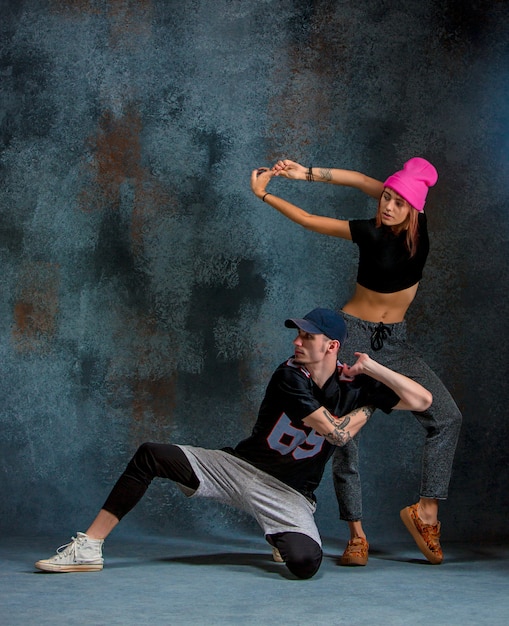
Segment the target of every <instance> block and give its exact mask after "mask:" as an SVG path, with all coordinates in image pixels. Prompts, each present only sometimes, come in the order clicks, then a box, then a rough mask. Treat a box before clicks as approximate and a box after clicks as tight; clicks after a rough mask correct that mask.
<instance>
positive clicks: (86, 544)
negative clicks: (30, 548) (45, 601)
mask: <svg viewBox="0 0 509 626" xmlns="http://www.w3.org/2000/svg"><path fill="white" fill-rule="evenodd" d="M103 543H104V541H103V540H102V539H90V538H89V537H88V536H87V535H86V534H85V533H77V536H76V537H73V538H72V541H71V542H70V543H66V544H65V545H63V546H60V548H58V550H57V553H56V554H55V556H54V557H52V558H51V559H43V560H41V561H37V563H36V564H35V567H36V568H37V569H40V570H42V571H43V572H97V571H99V570H102V568H103V562H104V559H103V558H102V545H103Z"/></svg>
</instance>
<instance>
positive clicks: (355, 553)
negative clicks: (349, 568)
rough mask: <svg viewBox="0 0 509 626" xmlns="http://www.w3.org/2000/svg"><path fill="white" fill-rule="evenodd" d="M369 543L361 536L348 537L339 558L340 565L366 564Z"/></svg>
mask: <svg viewBox="0 0 509 626" xmlns="http://www.w3.org/2000/svg"><path fill="white" fill-rule="evenodd" d="M368 550H369V543H368V542H367V541H366V539H364V538H363V537H354V539H350V541H349V542H348V545H347V546H346V548H345V551H344V552H343V556H342V557H341V559H340V560H339V564H340V565H366V563H367V562H368Z"/></svg>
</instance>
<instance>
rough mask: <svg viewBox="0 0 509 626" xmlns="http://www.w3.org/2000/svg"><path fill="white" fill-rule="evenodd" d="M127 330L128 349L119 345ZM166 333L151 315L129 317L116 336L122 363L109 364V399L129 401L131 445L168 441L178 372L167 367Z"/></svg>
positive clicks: (174, 405) (126, 346) (174, 404)
mask: <svg viewBox="0 0 509 626" xmlns="http://www.w3.org/2000/svg"><path fill="white" fill-rule="evenodd" d="M125 328H129V339H128V344H127V345H124V346H123V345H122V342H123V339H124V337H125ZM168 332H169V331H168V330H166V329H164V330H162V329H160V328H159V327H158V324H157V320H156V319H155V318H154V317H153V316H151V315H140V316H137V315H136V314H134V313H132V314H131V315H130V316H129V315H128V316H127V318H126V319H125V320H124V323H123V326H122V330H119V331H118V332H117V334H116V343H118V345H119V349H118V350H117V352H119V353H120V352H121V353H122V354H123V357H122V361H123V362H122V363H120V362H115V361H114V360H112V362H111V364H110V371H109V373H108V382H107V385H108V388H109V396H110V398H111V402H112V403H113V404H115V403H116V401H117V398H118V397H124V398H130V409H131V410H130V415H129V417H130V419H129V428H130V436H131V439H132V441H134V442H135V443H139V442H140V441H146V440H150V439H158V438H159V439H161V438H165V439H167V437H168V428H169V427H170V426H171V424H172V422H173V414H174V412H175V407H176V395H177V379H178V372H177V371H176V370H173V369H172V368H171V367H170V366H168V363H167V358H166V355H165V354H164V353H163V350H164V349H165V348H160V347H159V346H167V345H168V340H167V339H168ZM158 338H160V341H158Z"/></svg>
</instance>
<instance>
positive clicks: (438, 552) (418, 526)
mask: <svg viewBox="0 0 509 626" xmlns="http://www.w3.org/2000/svg"><path fill="white" fill-rule="evenodd" d="M399 515H400V517H401V520H402V521H403V524H405V526H406V527H407V530H408V532H409V533H410V534H411V535H412V537H413V538H414V540H415V543H416V544H417V547H418V548H419V550H420V551H421V552H422V553H423V554H424V556H425V557H426V558H427V559H428V561H429V562H430V563H433V565H440V563H441V562H442V560H443V558H444V555H443V553H442V548H441V547H440V522H437V523H436V524H425V523H424V522H423V521H422V520H421V518H420V517H419V515H418V513H417V504H412V506H407V507H406V508H404V509H403V510H402V511H400V514H399Z"/></svg>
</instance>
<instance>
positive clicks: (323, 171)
mask: <svg viewBox="0 0 509 626" xmlns="http://www.w3.org/2000/svg"><path fill="white" fill-rule="evenodd" d="M320 178H321V179H322V180H326V181H330V180H332V172H331V170H330V167H321V168H320Z"/></svg>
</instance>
